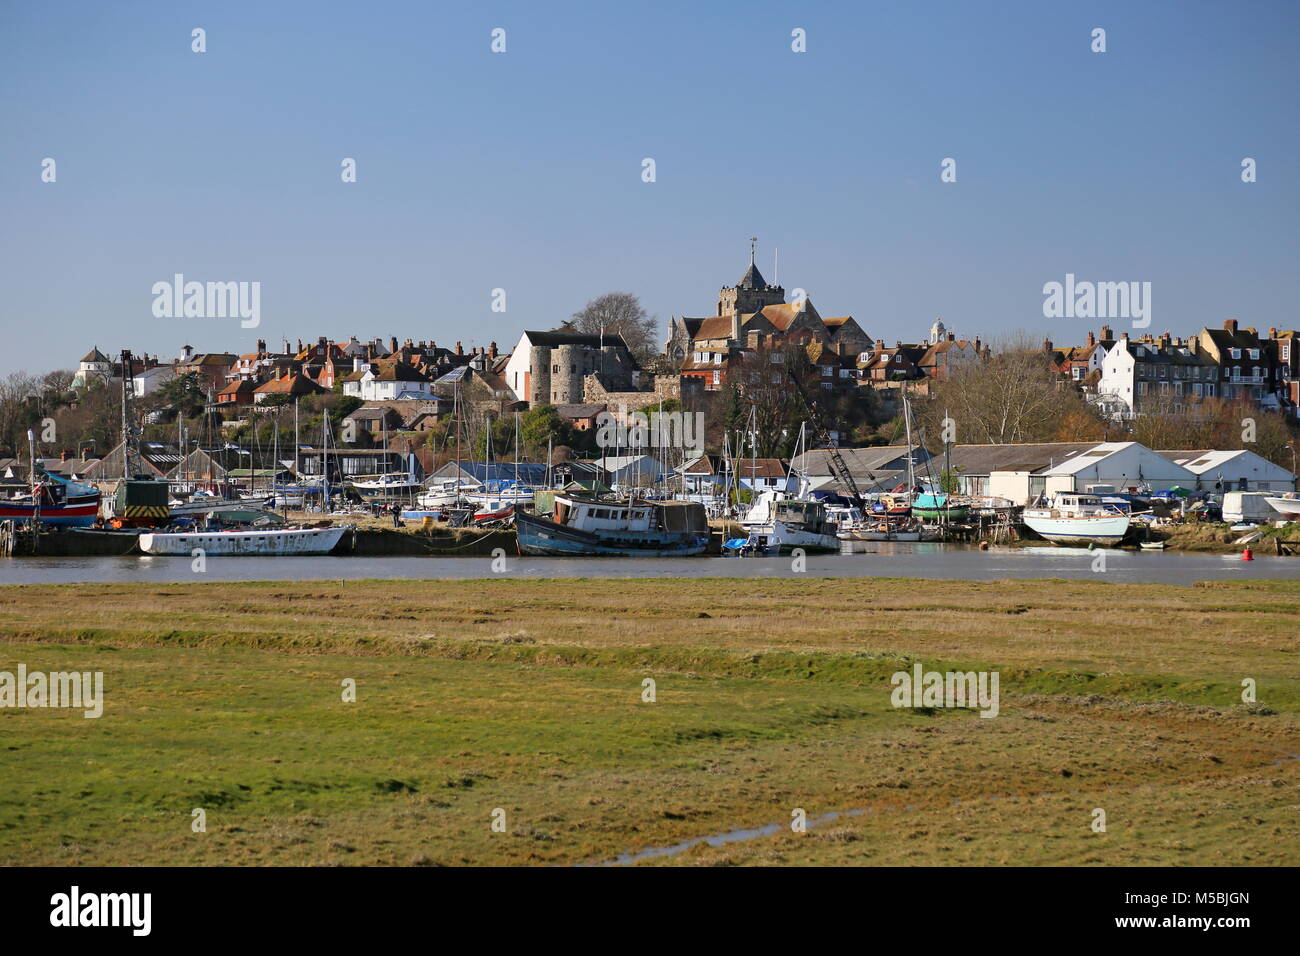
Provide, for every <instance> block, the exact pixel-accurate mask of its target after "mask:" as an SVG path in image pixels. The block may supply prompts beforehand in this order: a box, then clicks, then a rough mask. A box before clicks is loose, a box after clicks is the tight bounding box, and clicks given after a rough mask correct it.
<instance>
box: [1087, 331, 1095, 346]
mask: <svg viewBox="0 0 1300 956" xmlns="http://www.w3.org/2000/svg"><path fill="white" fill-rule="evenodd" d="M1096 344H1097V336H1095V335H1094V334H1093V333H1092V330H1091V329H1089V330H1088V345H1089V346H1093V345H1096Z"/></svg>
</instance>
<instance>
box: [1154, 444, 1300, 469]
mask: <svg viewBox="0 0 1300 956" xmlns="http://www.w3.org/2000/svg"><path fill="white" fill-rule="evenodd" d="M1156 454H1157V455H1163V456H1164V457H1165V458H1168V459H1169V460H1170V461H1172V462H1173V463H1174V464H1176V465H1182V466H1183V467H1184V468H1186V469H1187V470H1188V471H1190V472H1191V473H1192V474H1194V475H1203V474H1205V473H1206V472H1211V473H1213V472H1214V471H1215V470H1217V469H1220V468H1223V467H1224V466H1225V465H1227V464H1228V463H1229V462H1231V461H1232V460H1234V459H1236V458H1244V457H1245V456H1247V455H1250V456H1253V457H1254V458H1256V459H1258V462H1257V464H1258V463H1262V464H1263V465H1264V466H1266V467H1268V468H1272V469H1276V471H1277V472H1278V473H1279V475H1290V474H1291V472H1289V471H1287V469H1286V468H1284V467H1283V466H1282V465H1278V464H1276V463H1275V462H1271V461H1269V460H1268V459H1267V458H1265V457H1263V456H1262V455H1260V454H1258V453H1257V452H1253V451H1251V450H1250V449H1249V448H1231V449H1222V450H1215V449H1210V448H1200V449H1191V450H1186V449H1174V450H1166V451H1157V452H1156Z"/></svg>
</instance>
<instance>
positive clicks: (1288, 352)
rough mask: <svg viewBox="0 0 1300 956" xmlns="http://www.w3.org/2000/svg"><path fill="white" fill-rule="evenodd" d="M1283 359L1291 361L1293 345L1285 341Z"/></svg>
mask: <svg viewBox="0 0 1300 956" xmlns="http://www.w3.org/2000/svg"><path fill="white" fill-rule="evenodd" d="M1282 361H1283V362H1289V361H1291V346H1290V344H1289V343H1285V342H1284V343H1283V344H1282Z"/></svg>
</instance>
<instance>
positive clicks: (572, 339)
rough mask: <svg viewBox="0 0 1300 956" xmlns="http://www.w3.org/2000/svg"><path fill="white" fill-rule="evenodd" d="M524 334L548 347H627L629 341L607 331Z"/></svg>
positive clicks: (532, 342)
mask: <svg viewBox="0 0 1300 956" xmlns="http://www.w3.org/2000/svg"><path fill="white" fill-rule="evenodd" d="M524 335H526V336H528V341H529V342H530V343H531V344H532V345H545V346H547V347H548V348H555V347H557V346H560V345H587V346H590V347H592V348H600V347H601V345H621V346H623V347H624V348H627V343H626V342H624V341H623V336H622V335H620V334H619V333H618V332H606V333H605V335H604V336H603V337H602V336H600V335H585V334H582V333H578V332H532V331H528V330H525V331H524Z"/></svg>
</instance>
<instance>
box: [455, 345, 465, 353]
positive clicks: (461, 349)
mask: <svg viewBox="0 0 1300 956" xmlns="http://www.w3.org/2000/svg"><path fill="white" fill-rule="evenodd" d="M456 354H457V355H464V354H465V348H464V346H462V345H461V344H460V343H459V342H457V343H456Z"/></svg>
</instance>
